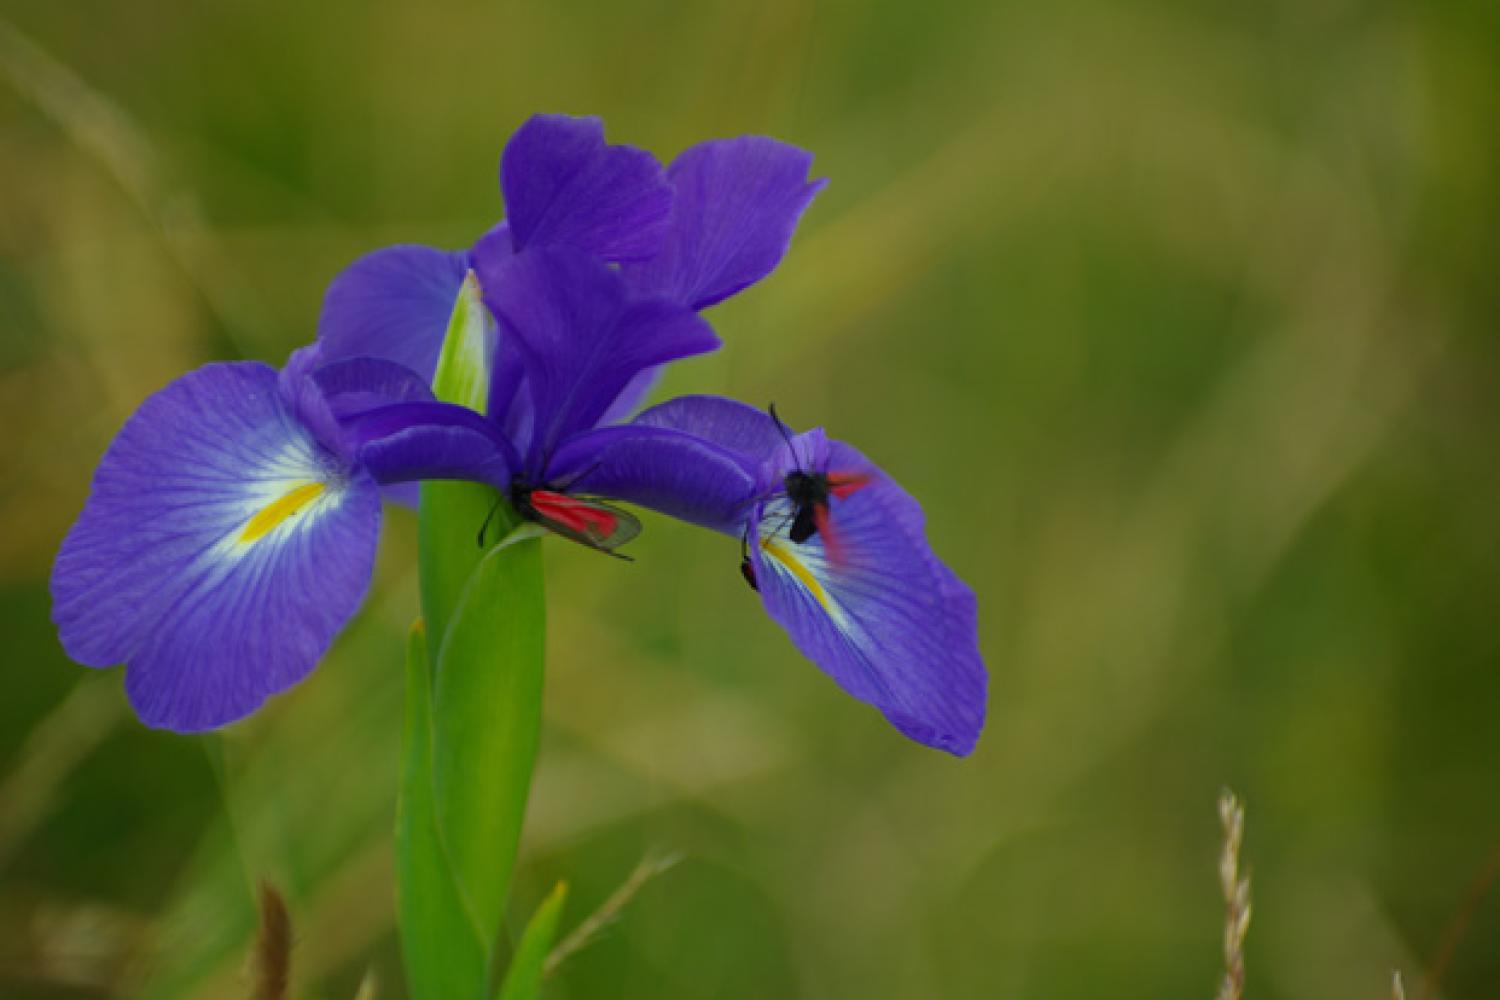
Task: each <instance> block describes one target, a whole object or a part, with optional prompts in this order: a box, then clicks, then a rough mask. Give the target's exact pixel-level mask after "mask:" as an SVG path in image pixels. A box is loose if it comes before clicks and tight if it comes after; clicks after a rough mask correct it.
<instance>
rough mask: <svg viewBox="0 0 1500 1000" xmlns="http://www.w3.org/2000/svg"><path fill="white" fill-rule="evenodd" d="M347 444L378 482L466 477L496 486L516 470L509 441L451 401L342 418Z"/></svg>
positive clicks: (502, 486)
mask: <svg viewBox="0 0 1500 1000" xmlns="http://www.w3.org/2000/svg"><path fill="white" fill-rule="evenodd" d="M343 428H344V434H345V440H346V442H347V445H346V446H347V447H348V449H349V450H350V452H351V453H352V454H355V455H357V456H358V458H359V461H360V462H361V463H362V464H363V465H364V466H365V467H366V468H367V469H368V470H369V471H370V474H371V475H372V476H374V477H375V478H376V479H377V480H378V481H379V482H381V483H401V482H410V481H413V480H417V479H468V480H473V481H474V482H480V483H489V484H490V485H491V486H494V487H496V488H498V489H506V488H508V487H509V486H510V480H511V476H512V474H513V473H514V472H515V470H516V465H517V463H516V461H515V454H514V451H513V450H512V448H511V446H510V442H508V441H506V440H505V438H504V437H503V436H502V435H501V434H500V431H499V429H498V428H497V427H496V426H495V425H494V424H493V423H492V422H490V421H489V420H486V419H485V418H484V417H483V416H481V415H480V414H478V413H475V412H474V411H473V410H470V409H468V408H466V407H462V406H456V405H454V404H452V403H395V404H392V405H390V406H383V407H380V408H379V409H375V410H368V411H366V412H364V413H360V414H357V415H356V416H354V417H352V418H350V419H348V420H346V421H344V424H343Z"/></svg>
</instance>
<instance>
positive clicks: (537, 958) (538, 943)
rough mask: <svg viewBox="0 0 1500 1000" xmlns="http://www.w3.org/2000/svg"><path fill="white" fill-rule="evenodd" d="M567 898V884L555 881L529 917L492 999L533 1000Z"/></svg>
mask: <svg viewBox="0 0 1500 1000" xmlns="http://www.w3.org/2000/svg"><path fill="white" fill-rule="evenodd" d="M567 898H568V883H566V882H559V883H557V885H556V886H555V887H554V888H553V889H552V891H551V892H550V893H548V894H547V898H546V899H544V900H542V903H541V905H540V906H538V907H537V908H536V912H535V913H533V914H532V915H531V920H529V921H528V922H527V924H526V930H525V932H524V933H523V934H522V935H521V943H520V944H519V945H518V946H517V947H516V954H515V957H514V958H513V959H512V960H511V963H510V968H509V969H507V970H506V972H505V981H504V982H503V983H502V984H501V985H500V992H499V993H497V994H496V996H495V1000H536V997H537V994H538V993H540V992H541V989H542V976H543V974H544V971H545V968H546V964H547V954H548V952H550V951H551V949H552V939H553V938H555V937H556V936H557V923H558V921H559V920H560V919H561V917H562V909H563V904H564V903H565V902H567Z"/></svg>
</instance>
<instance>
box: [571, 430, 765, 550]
mask: <svg viewBox="0 0 1500 1000" xmlns="http://www.w3.org/2000/svg"><path fill="white" fill-rule="evenodd" d="M546 480H547V481H548V482H550V483H554V484H557V485H559V486H562V487H565V488H566V489H568V490H569V491H571V492H577V493H586V494H595V495H598V496H603V497H609V498H611V499H614V500H625V501H628V502H630V503H635V504H640V505H641V506H642V507H649V508H651V509H652V510H655V511H658V512H660V513H662V514H666V515H668V516H670V517H675V518H678V519H679V520H683V521H687V522H689V523H691V524H698V525H702V526H703V527H705V528H712V529H714V530H715V531H722V532H725V533H727V534H732V535H738V534H739V533H740V531H741V530H742V528H743V527H744V524H745V520H746V518H747V516H748V515H749V508H750V505H751V504H752V503H753V502H754V501H755V500H756V498H757V495H758V490H757V479H756V466H755V464H754V463H751V462H747V461H746V460H745V459H744V458H743V457H741V456H738V455H735V454H733V453H731V452H729V451H726V450H725V449H723V448H721V447H719V446H718V445H716V444H714V443H713V442H712V441H708V440H705V439H703V438H700V437H694V436H692V435H690V434H684V433H683V432H681V431H677V430H672V429H671V428H667V427H649V426H642V425H640V424H625V425H623V426H619V427H601V428H599V429H598V430H594V431H589V432H587V433H585V434H580V435H577V436H575V437H573V438H570V439H569V440H567V441H566V442H564V443H563V444H562V445H561V446H560V447H559V448H558V450H557V454H556V456H555V457H554V459H553V461H552V463H551V466H550V467H549V469H548V470H547V474H546Z"/></svg>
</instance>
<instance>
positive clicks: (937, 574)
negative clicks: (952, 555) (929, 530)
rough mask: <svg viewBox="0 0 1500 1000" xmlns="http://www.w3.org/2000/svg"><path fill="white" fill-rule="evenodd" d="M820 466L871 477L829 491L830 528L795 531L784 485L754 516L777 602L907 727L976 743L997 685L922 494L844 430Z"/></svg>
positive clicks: (819, 658) (760, 567) (778, 615)
mask: <svg viewBox="0 0 1500 1000" xmlns="http://www.w3.org/2000/svg"><path fill="white" fill-rule="evenodd" d="M805 437H806V436H804V438H805ZM798 444H799V448H800V447H801V446H802V445H803V440H802V439H799V442H798ZM813 444H814V449H813V450H815V451H816V450H818V449H817V448H816V442H813ZM818 468H819V469H821V470H822V471H827V472H830V473H839V472H858V473H860V474H863V475H867V476H869V477H870V480H869V483H868V484H867V485H865V486H864V487H863V488H861V489H858V490H857V491H855V492H853V493H851V494H850V495H848V496H846V497H844V498H842V499H840V498H837V497H835V498H833V499H832V500H831V501H830V504H831V510H830V514H829V519H828V525H829V527H828V530H829V531H832V532H833V535H834V537H833V538H831V539H830V538H829V537H828V536H827V534H825V531H824V530H821V529H820V530H819V532H818V533H817V534H814V535H813V536H812V537H811V538H809V539H808V540H807V541H805V542H802V543H800V544H799V543H797V542H793V541H792V540H791V538H790V537H789V528H790V526H791V520H792V514H793V513H794V509H793V506H792V504H791V503H790V501H789V500H788V499H787V498H786V497H785V496H784V495H781V496H777V497H775V498H773V499H772V500H771V501H770V502H768V503H767V504H765V506H764V508H763V509H762V510H760V511H759V512H758V514H757V516H755V517H754V519H753V520H752V526H751V535H752V538H753V539H754V540H755V543H754V544H752V547H751V558H752V560H753V563H754V568H755V573H756V579H757V582H758V584H759V589H760V594H761V599H762V602H763V603H764V605H765V608H766V611H767V613H769V614H770V616H771V617H772V618H773V619H775V620H776V621H777V622H778V623H779V624H780V625H781V626H782V627H783V628H785V629H786V630H787V633H788V634H789V635H790V636H791V637H792V641H793V642H794V643H796V645H797V648H798V649H800V650H801V651H802V652H803V654H804V655H806V656H807V657H808V658H809V659H811V660H812V661H813V662H814V663H816V664H817V665H818V666H819V667H820V668H822V669H823V671H824V672H826V673H827V674H828V675H829V676H831V677H832V678H833V679H834V680H835V681H837V682H838V684H839V686H840V687H842V688H843V689H844V690H845V691H847V692H848V693H849V694H851V695H853V696H854V697H856V698H858V699H860V700H861V701H865V702H868V703H870V704H872V705H874V706H875V707H876V708H879V709H880V710H881V712H883V713H884V714H885V716H886V718H887V719H889V720H890V721H891V723H892V724H893V725H895V726H896V728H897V729H899V730H900V731H901V732H902V733H904V734H906V735H907V736H908V737H910V738H911V739H913V740H916V741H917V742H919V743H923V744H925V745H927V746H930V747H936V748H937V749H940V750H946V751H947V752H949V753H952V754H956V755H959V756H963V755H966V754H968V753H969V752H970V751H972V750H973V748H974V744H975V742H976V741H977V740H978V738H979V732H980V730H981V729H982V728H983V726H984V713H985V692H986V686H987V676H986V673H985V668H984V662H983V660H982V659H981V657H980V654H979V647H978V640H977V632H976V612H975V604H974V597H973V594H972V592H970V591H969V589H968V588H967V587H966V586H964V585H963V583H962V582H960V581H959V580H958V578H957V577H956V576H954V575H953V573H952V572H951V571H950V570H949V569H948V568H947V567H946V566H944V565H943V564H942V563H941V562H940V561H939V560H938V559H937V557H936V556H934V555H933V553H932V550H931V549H930V548H929V546H928V545H927V542H926V539H925V537H924V532H923V526H922V511H921V508H920V507H919V506H918V505H917V502H916V501H915V500H913V499H912V498H911V497H910V496H909V495H907V493H906V492H905V491H903V490H902V489H901V488H900V487H899V486H897V485H896V484H895V483H894V482H892V481H891V480H890V479H889V478H888V477H887V476H885V474H884V473H882V472H880V471H879V470H878V469H876V468H875V467H874V466H873V465H871V464H870V463H869V461H868V460H867V459H865V458H864V456H862V455H860V454H859V453H858V452H857V451H855V450H854V449H853V448H850V447H849V446H847V445H843V444H839V443H837V442H833V443H831V444H829V445H828V447H827V458H826V464H820V465H819V466H818ZM779 471H781V472H784V471H790V470H789V469H788V468H785V467H783V468H782V469H781V470H779Z"/></svg>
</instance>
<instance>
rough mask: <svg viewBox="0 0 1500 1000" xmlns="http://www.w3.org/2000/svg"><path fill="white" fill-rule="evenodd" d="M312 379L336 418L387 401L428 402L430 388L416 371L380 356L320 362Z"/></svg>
mask: <svg viewBox="0 0 1500 1000" xmlns="http://www.w3.org/2000/svg"><path fill="white" fill-rule="evenodd" d="M312 379H313V381H314V382H315V383H316V385H317V387H318V390H319V391H320V392H321V393H322V394H323V398H324V399H325V400H327V402H328V407H329V411H330V412H331V413H332V414H333V415H334V416H335V417H338V418H346V417H350V416H352V415H354V414H356V413H362V412H364V411H365V410H373V409H375V408H376V407H379V406H388V405H390V404H391V403H410V402H432V399H433V397H432V389H431V387H429V386H428V384H427V382H426V381H425V380H424V379H423V378H422V377H421V376H420V375H418V374H417V373H416V372H414V371H412V370H411V369H410V368H407V367H405V366H404V365H398V364H396V362H394V361H387V360H385V359H384V358H346V359H345V360H343V361H335V362H333V363H332V364H329V365H323V366H322V367H321V368H319V369H318V370H317V371H315V372H313V374H312Z"/></svg>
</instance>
